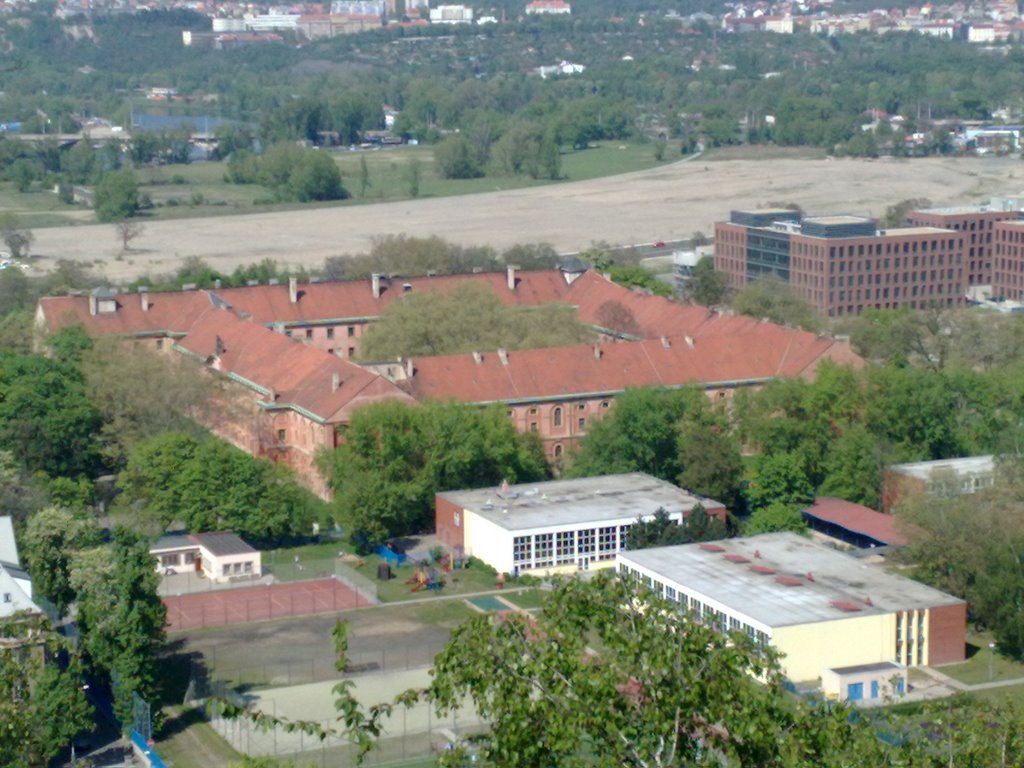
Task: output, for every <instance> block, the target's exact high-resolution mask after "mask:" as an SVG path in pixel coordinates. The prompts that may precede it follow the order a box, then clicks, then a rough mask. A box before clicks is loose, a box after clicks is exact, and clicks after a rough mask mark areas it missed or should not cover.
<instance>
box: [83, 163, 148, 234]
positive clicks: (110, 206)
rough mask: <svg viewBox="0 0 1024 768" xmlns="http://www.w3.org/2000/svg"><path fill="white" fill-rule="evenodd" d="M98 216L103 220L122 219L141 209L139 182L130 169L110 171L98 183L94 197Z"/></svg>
mask: <svg viewBox="0 0 1024 768" xmlns="http://www.w3.org/2000/svg"><path fill="white" fill-rule="evenodd" d="M93 203H94V205H95V206H96V218H97V219H99V220H100V221H103V222H110V221H120V220H121V219H127V218H130V217H131V216H134V215H135V214H136V213H137V212H138V210H139V183H138V181H137V180H136V179H135V174H134V173H133V172H132V171H131V170H130V169H127V168H126V169H124V170H120V171H110V172H109V173H106V174H104V176H103V178H102V179H100V182H99V184H97V185H96V192H95V195H94V197H93Z"/></svg>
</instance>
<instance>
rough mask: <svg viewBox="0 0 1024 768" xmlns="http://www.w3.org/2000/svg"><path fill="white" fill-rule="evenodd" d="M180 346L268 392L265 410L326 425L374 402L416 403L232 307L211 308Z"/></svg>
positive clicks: (374, 377)
mask: <svg viewBox="0 0 1024 768" xmlns="http://www.w3.org/2000/svg"><path fill="white" fill-rule="evenodd" d="M176 346H178V347H180V348H181V349H183V350H185V351H187V352H190V353H192V354H193V355H195V356H197V357H199V358H201V359H203V360H207V361H213V362H212V365H213V367H214V368H215V369H216V370H219V371H220V372H221V373H223V374H230V375H233V376H234V377H238V378H240V379H242V380H243V381H244V382H248V383H249V384H252V385H255V386H256V387H258V388H259V389H261V390H263V392H264V394H265V397H264V398H263V400H262V401H261V402H264V403H266V406H265V407H277V408H298V409H301V410H303V411H306V412H307V413H309V414H312V415H313V416H314V417H315V418H317V419H318V420H319V421H322V422H326V423H337V422H343V421H346V420H347V419H348V415H349V414H350V413H351V412H352V410H353V409H355V408H357V407H359V406H362V405H366V404H368V403H371V402H377V401H380V400H389V399H398V400H404V401H406V402H412V398H411V397H409V395H408V394H407V393H405V392H403V391H402V390H401V389H399V388H398V387H397V386H396V385H395V384H393V383H392V382H390V381H388V380H387V379H385V378H384V377H382V376H380V375H379V374H376V373H372V372H371V371H367V370H366V369H364V368H360V367H359V366H358V365H353V364H352V363H350V362H348V361H346V360H342V359H341V358H339V357H336V356H334V355H332V354H330V353H329V352H325V351H324V350H321V349H317V348H315V347H311V346H307V345H306V344H303V343H301V342H299V341H294V340H292V339H290V338H288V337H287V336H285V335H284V334H281V333H276V332H275V331H272V330H270V329H268V328H265V327H263V326H262V325H259V324H258V323H254V322H252V321H251V320H243V319H241V318H239V317H237V316H236V315H235V314H234V313H233V312H231V311H229V310H226V309H217V308H213V307H211V308H209V309H207V310H206V311H205V312H203V314H202V315H201V316H200V318H199V319H198V320H197V321H196V322H195V323H194V324H193V326H192V328H191V329H190V330H189V332H188V334H187V335H186V336H185V337H184V338H183V339H181V340H180V341H179V342H178V343H177V345H176ZM218 351H219V354H218ZM335 376H337V382H338V386H337V388H336V389H335V387H334V377H335ZM272 397H273V400H272V399H271V398H272ZM271 403H273V405H271Z"/></svg>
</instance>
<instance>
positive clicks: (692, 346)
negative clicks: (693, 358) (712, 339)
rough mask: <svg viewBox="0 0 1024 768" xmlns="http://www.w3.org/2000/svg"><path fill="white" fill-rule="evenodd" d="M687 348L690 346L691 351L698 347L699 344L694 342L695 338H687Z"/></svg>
mask: <svg viewBox="0 0 1024 768" xmlns="http://www.w3.org/2000/svg"><path fill="white" fill-rule="evenodd" d="M686 346H688V347H689V348H690V349H693V348H694V347H695V346H697V342H696V341H694V339H693V336H687V337H686Z"/></svg>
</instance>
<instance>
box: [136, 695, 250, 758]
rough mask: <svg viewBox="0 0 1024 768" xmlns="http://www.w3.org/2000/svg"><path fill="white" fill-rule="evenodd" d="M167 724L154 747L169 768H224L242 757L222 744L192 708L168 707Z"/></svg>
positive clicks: (225, 743)
mask: <svg viewBox="0 0 1024 768" xmlns="http://www.w3.org/2000/svg"><path fill="white" fill-rule="evenodd" d="M164 714H165V716H166V717H167V721H166V723H165V725H164V728H163V732H164V734H166V735H164V736H162V737H161V738H160V739H159V740H158V741H157V745H156V751H157V754H158V755H160V757H162V758H163V760H164V762H165V763H167V765H168V766H169V768H228V766H230V765H232V764H234V763H236V762H238V761H239V760H240V759H241V758H242V756H241V755H240V754H239V753H238V752H236V751H235V750H234V749H232V747H231V746H230V745H229V744H228V743H227V742H226V741H224V739H222V738H221V737H220V736H218V735H217V733H216V732H215V731H214V730H213V728H211V727H210V725H209V723H207V722H206V720H204V719H203V717H202V714H201V713H200V712H198V711H197V710H195V709H194V708H192V707H187V708H184V707H168V708H167V709H165V710H164Z"/></svg>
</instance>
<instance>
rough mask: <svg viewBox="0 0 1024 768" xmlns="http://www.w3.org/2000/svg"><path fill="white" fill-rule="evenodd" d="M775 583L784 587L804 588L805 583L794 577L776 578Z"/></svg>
mask: <svg viewBox="0 0 1024 768" xmlns="http://www.w3.org/2000/svg"><path fill="white" fill-rule="evenodd" d="M775 583H776V584H781V585H782V586H784V587H802V586H803V584H804V582H803V580H802V579H798V578H796V577H794V576H776V577H775Z"/></svg>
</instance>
